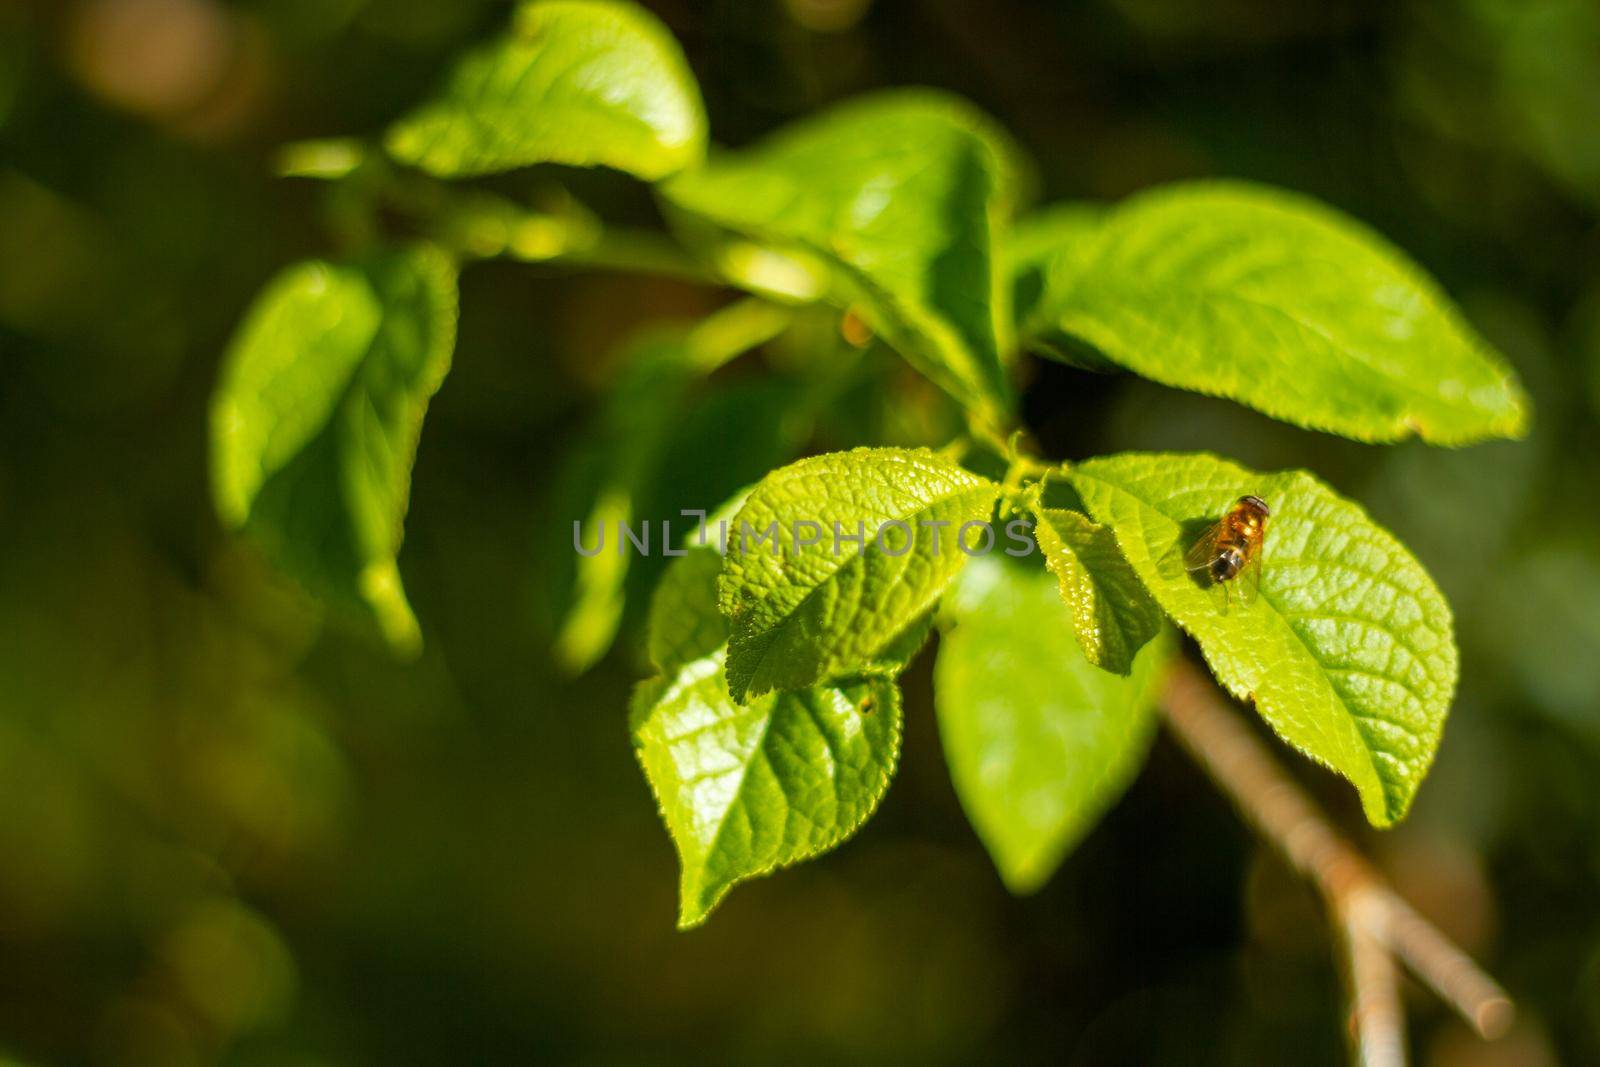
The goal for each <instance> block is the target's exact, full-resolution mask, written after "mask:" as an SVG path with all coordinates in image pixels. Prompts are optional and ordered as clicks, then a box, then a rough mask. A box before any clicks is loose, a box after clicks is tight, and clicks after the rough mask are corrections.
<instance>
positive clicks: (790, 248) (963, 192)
mask: <svg viewBox="0 0 1600 1067" xmlns="http://www.w3.org/2000/svg"><path fill="white" fill-rule="evenodd" d="M1019 171H1020V166H1019V164H1018V163H1017V161H1016V158H1015V155H1014V150H1013V149H1012V148H1011V147H1010V144H1009V141H1007V139H1006V138H1005V137H1004V135H1003V134H1002V133H1001V132H1000V131H998V130H997V129H996V128H995V127H994V126H993V125H992V124H991V123H990V122H989V120H988V119H987V118H985V117H984V116H983V115H981V114H979V113H978V112H976V111H975V110H973V109H972V108H971V107H970V106H969V105H967V104H966V103H964V102H962V101H960V100H957V99H955V98H953V97H948V96H944V95H942V94H938V93H933V92H929V91H924V90H918V91H896V92H888V93H881V94H878V95H876V96H873V97H869V98H866V99H863V100H860V101H855V102H852V103H849V104H845V105H843V106H841V107H838V108H836V109H834V110H833V111H831V112H829V113H827V114H824V115H822V116H821V117H818V118H814V119H809V120H807V121H805V122H802V123H799V124H796V125H795V126H792V127H790V128H788V129H786V130H782V131H780V132H779V133H777V134H776V135H774V136H773V137H771V138H769V139H768V140H767V141H765V142H763V143H762V144H760V145H757V146H756V147H754V148H750V149H746V150H744V151H740V152H734V153H729V154H727V155H724V156H720V157H715V158H713V159H712V160H711V161H710V162H709V163H708V164H706V165H705V166H704V167H701V168H698V169H696V170H691V171H686V172H685V173H683V174H680V175H678V176H677V177H675V178H674V179H673V180H672V181H670V182H667V183H666V184H664V185H663V186H662V192H663V193H664V195H665V196H666V197H667V199H668V200H670V201H671V202H672V203H673V204H675V205H677V206H678V207H679V208H682V209H684V210H686V211H689V212H691V213H693V214H695V215H698V216H700V217H702V218H705V219H709V220H711V221H712V222H715V223H716V224H718V225H720V226H723V227H726V228H728V229H731V230H735V231H737V232H739V233H742V234H746V235H748V236H750V237H753V238H755V239H756V240H758V241H762V242H765V243H767V244H771V245H773V246H775V247H776V248H777V250H778V251H780V252H784V253H789V254H801V255H809V256H814V257H820V258H821V259H822V260H824V261H825V262H827V263H829V264H831V265H832V266H833V267H834V274H835V279H834V285H833V290H832V293H831V294H830V295H831V299H833V300H834V302H836V303H838V304H840V305H841V306H847V307H855V308H857V309H858V310H859V311H860V312H861V314H862V315H863V317H864V318H865V319H866V320H867V322H868V324H869V325H870V326H871V327H872V329H873V330H874V331H875V332H876V333H878V334H879V335H881V336H882V337H883V338H884V340H886V341H887V342H888V343H889V344H890V345H891V346H893V347H894V348H895V349H896V350H898V351H899V352H900V353H901V354H902V355H903V356H905V357H906V358H907V359H909V360H910V361H911V362H912V363H914V364H915V365H916V366H917V367H918V369H920V370H921V371H922V372H923V373H924V374H926V375H928V377H930V378H932V379H933V380H934V381H936V382H938V383H939V385H940V386H942V387H943V388H944V389H946V390H947V391H949V392H950V393H951V394H952V395H953V396H955V397H956V398H957V399H958V400H960V401H962V402H963V403H964V404H966V405H968V406H969V407H972V408H974V409H976V410H977V411H979V412H981V413H983V414H985V415H986V416H988V417H991V418H998V417H999V416H1000V415H1002V414H1003V413H1004V412H1006V411H1009V409H1010V406H1011V398H1010V388H1009V385H1008V383H1007V382H1006V379H1005V374H1004V371H1003V369H1002V368H1001V362H1000V354H1001V353H1002V352H1003V351H1005V350H1006V349H1007V347H1009V346H1008V331H1009V323H1010V311H1009V302H1010V301H1009V287H1008V286H1007V285H1006V284H1003V283H1002V280H1001V279H1000V275H999V272H998V271H997V270H996V269H995V268H996V263H995V250H994V245H995V231H996V228H997V227H998V226H1000V225H1002V224H1003V223H1004V221H1005V220H1006V219H1007V218H1008V217H1009V215H1010V213H1011V210H1012V207H1013V206H1014V203H1015V200H1016V198H1017V195H1018V191H1017V190H1018V185H1019V181H1020V179H1019V177H1018V174H1019Z"/></svg>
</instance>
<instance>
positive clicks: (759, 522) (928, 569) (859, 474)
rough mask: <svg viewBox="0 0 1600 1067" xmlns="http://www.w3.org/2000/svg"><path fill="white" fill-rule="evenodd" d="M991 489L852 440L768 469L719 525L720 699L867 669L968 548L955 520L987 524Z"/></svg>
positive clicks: (912, 455) (936, 462)
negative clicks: (723, 675) (724, 633)
mask: <svg viewBox="0 0 1600 1067" xmlns="http://www.w3.org/2000/svg"><path fill="white" fill-rule="evenodd" d="M998 494H999V487H998V486H996V485H995V484H994V483H993V482H990V481H989V480H987V479H985V478H980V477H978V476H977V475H975V474H972V473H971V472H969V471H966V470H963V469H962V468H961V467H958V466H956V465H955V464H953V463H950V462H949V461H947V460H944V459H941V458H939V457H938V456H935V455H934V454H933V453H932V452H928V451H926V450H923V449H919V450H909V449H898V448H860V449H856V450H854V451H852V452H836V453H831V454H829V455H823V456H812V457H811V458H809V459H803V460H801V461H800V462H798V463H793V464H790V465H789V466H787V467H783V468H781V469H779V470H776V471H773V472H772V473H771V474H769V475H767V477H766V478H764V479H762V481H761V483H760V484H759V485H757V486H756V488H755V489H754V490H753V491H752V492H751V493H750V496H749V498H748V499H747V500H746V501H745V503H744V506H743V507H742V508H740V509H739V514H738V515H737V516H736V517H735V519H734V521H733V522H732V523H731V524H730V526H729V531H728V552H727V556H726V558H725V560H724V562H723V568H722V578H721V581H720V582H719V585H718V590H719V597H718V599H719V603H720V604H721V606H722V613H723V614H724V615H726V616H727V617H728V618H729V619H730V620H731V622H732V630H733V636H732V639H731V641H730V644H729V653H728V688H729V690H730V691H731V692H732V694H733V698H734V699H735V700H736V701H743V700H745V699H746V698H748V697H750V696H755V695H759V694H761V693H765V692H767V691H769V690H772V689H799V688H801V687H804V686H808V685H814V684H816V683H818V682H821V681H824V680H826V679H829V678H836V677H839V676H841V675H846V674H850V673H852V672H856V671H860V670H863V669H866V668H868V667H869V665H870V664H871V663H872V661H873V660H874V659H875V658H876V657H877V656H878V655H879V654H880V653H881V652H882V651H883V650H884V649H885V647H886V646H888V645H889V644H890V643H891V642H893V641H894V639H895V638H896V637H898V636H899V635H900V634H901V633H902V632H903V631H905V629H906V628H907V627H908V626H910V625H911V624H912V623H913V622H915V621H919V620H920V617H921V616H922V615H924V614H925V613H926V612H927V611H928V610H929V609H930V608H931V607H933V604H934V602H935V601H936V600H938V598H939V594H940V593H942V592H943V591H944V587H945V586H946V585H947V584H949V582H950V580H951V579H952V578H954V577H955V575H956V572H957V571H958V570H960V569H961V565H962V563H964V562H965V561H966V559H967V556H966V554H965V553H964V552H963V551H962V549H961V548H959V547H958V545H957V537H958V536H959V531H960V529H961V527H962V525H963V524H964V523H967V522H984V521H986V520H987V519H988V518H989V516H990V513H991V512H992V510H993V508H994V502H995V499H996V497H997V496H998ZM808 524H809V525H808ZM880 534H881V536H880ZM858 535H859V536H861V537H862V539H863V544H862V545H859V546H858V545H856V544H855V543H853V542H851V541H846V540H844V538H846V537H855V536H858ZM762 538H765V540H760V539H762ZM802 538H805V539H807V540H811V539H812V538H815V542H814V543H812V544H809V545H803V544H799V543H798V542H800V541H801V540H802Z"/></svg>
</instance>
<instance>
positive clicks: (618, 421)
mask: <svg viewBox="0 0 1600 1067" xmlns="http://www.w3.org/2000/svg"><path fill="white" fill-rule="evenodd" d="M786 323H787V314H786V313H785V312H784V311H783V310H782V309H779V308H774V307H772V306H770V305H766V304H760V303H757V302H755V301H744V302H740V303H737V304H733V305H730V306H729V307H727V308H724V309H722V310H721V311H718V312H716V313H714V314H712V315H710V316H708V317H706V318H705V319H703V320H701V322H699V323H698V324H697V325H695V326H694V327H692V328H688V329H685V328H681V327H664V328H656V329H651V330H647V331H645V332H643V333H641V334H639V335H637V336H635V337H633V338H631V339H630V340H629V341H628V342H627V344H626V347H625V352H624V355H623V358H622V363H623V370H622V373H621V376H620V377H619V379H618V380H617V382H616V383H615V384H614V385H613V387H612V388H611V389H610V390H609V392H608V393H607V394H606V398H605V403H604V404H603V406H602V408H601V410H600V413H599V417H598V418H597V419H596V423H595V425H594V427H593V428H592V430H591V432H590V434H589V435H588V437H587V440H585V441H584V442H583V444H582V445H581V446H580V447H579V448H578V449H577V450H576V453H575V462H574V464H573V469H572V470H571V471H569V475H570V476H571V477H570V478H569V481H570V482H571V483H573V484H572V487H573V488H574V489H581V490H582V491H583V492H584V495H585V497H586V498H587V499H588V500H589V501H590V503H589V504H588V514H587V517H586V518H584V519H583V520H582V523H581V526H580V530H581V534H582V538H581V539H582V541H583V543H584V544H585V545H586V546H587V545H594V544H595V543H596V538H602V539H603V544H602V545H601V549H600V551H592V550H591V551H590V552H589V553H588V554H579V555H578V558H577V560H576V567H575V573H574V575H573V589H574V596H573V598H572V602H571V605H570V608H569V610H568V611H567V613H566V615H565V617H564V618H563V619H562V622H561V625H560V628H559V630H558V632H557V635H556V641H555V645H554V649H553V652H554V655H555V657H556V659H557V661H558V662H559V663H560V664H561V665H562V667H563V668H564V669H566V670H567V671H569V672H571V673H575V674H576V673H581V672H582V671H585V670H587V669H588V668H590V667H591V666H593V665H594V664H595V663H596V662H597V661H598V660H599V659H600V657H601V656H603V655H605V653H606V651H607V650H609V649H610V647H611V644H612V642H613V640H614V638H615V637H616V633H617V629H618V627H619V625H620V624H621V621H622V616H623V609H624V606H625V588H624V586H625V583H626V582H627V580H628V576H629V574H630V572H631V570H632V567H631V566H630V563H631V561H632V556H633V553H632V551H631V550H630V551H627V552H625V551H623V543H622V534H621V532H620V529H619V526H618V524H619V523H628V524H629V528H630V529H638V530H644V531H647V533H646V536H647V537H648V536H650V535H651V534H655V535H658V536H659V533H660V531H661V530H662V528H663V527H662V522H663V521H665V522H668V523H670V524H671V525H672V527H673V528H674V529H675V530H682V529H684V528H685V527H686V526H688V527H692V526H693V519H692V518H689V517H685V516H683V515H682V513H681V509H682V508H685V507H693V506H697V505H698V506H706V505H707V504H708V503H709V502H710V501H714V500H716V499H718V498H719V497H720V496H721V495H722V494H723V492H725V491H726V490H727V489H729V488H731V486H728V485H723V486H722V487H721V488H720V489H718V490H716V491H715V495H713V496H712V497H711V498H710V501H708V500H707V498H706V496H705V495H704V494H703V493H702V492H701V491H700V490H701V489H703V483H704V482H705V481H706V478H705V477H704V476H702V477H700V478H699V479H696V478H694V477H692V475H694V474H696V473H698V472H694V471H691V472H688V473H689V474H690V475H691V476H690V477H685V476H684V473H685V472H683V471H681V470H679V471H676V472H675V471H673V469H672V462H673V461H674V460H675V459H677V458H679V457H677V456H676V455H675V453H676V452H677V451H678V447H679V446H682V445H684V444H691V445H693V444H696V443H697V442H693V441H685V434H686V433H687V432H689V431H694V430H699V429H701V427H700V425H699V423H700V422H701V421H702V420H701V418H700V414H701V406H698V405H694V404H691V403H690V402H689V400H690V393H691V390H692V389H693V388H694V387H695V385H696V384H697V383H698V382H699V381H700V379H702V378H703V377H705V376H706V375H707V374H709V373H710V372H711V371H712V370H714V369H716V368H717V367H719V366H721V365H722V364H724V363H726V362H728V361H729V360H731V359H733V358H735V357H736V356H738V355H739V354H741V353H742V352H744V351H746V350H748V349H750V348H752V347H754V346H756V345H759V344H761V343H763V342H764V341H767V340H769V339H770V338H771V337H773V336H774V335H775V334H776V333H778V332H779V331H781V330H782V329H783V327H784V325H785V324H786ZM719 399H722V394H719V393H716V392H713V393H711V394H710V395H709V396H707V397H704V398H702V400H703V401H716V400H719ZM728 399H730V400H731V401H732V402H734V403H738V404H740V405H742V406H744V407H746V408H749V409H750V410H749V411H748V412H746V411H742V410H739V411H735V410H728V407H729V405H718V406H717V408H715V409H713V410H712V411H711V412H710V413H711V414H712V415H713V416H715V417H716V419H717V426H716V431H717V433H716V437H717V443H718V445H719V446H720V448H721V449H723V450H724V451H725V450H726V449H728V447H729V446H730V445H738V446H739V452H740V456H739V457H731V456H727V455H725V454H719V462H716V463H707V462H706V460H705V459H704V458H697V466H698V467H699V468H700V469H701V472H703V473H704V475H710V476H711V477H712V478H713V479H714V480H717V481H720V480H722V479H726V478H727V477H729V475H730V474H732V475H733V477H734V479H735V481H734V484H739V483H740V482H745V483H748V481H749V480H750V479H753V478H755V477H757V476H759V474H760V473H761V471H763V470H765V469H766V467H761V468H759V469H756V470H750V471H748V472H747V473H745V474H744V475H742V476H740V475H739V474H738V473H737V470H738V466H739V463H738V460H739V458H742V457H745V456H746V455H747V454H750V453H754V454H755V456H756V458H757V459H758V460H759V457H760V454H761V453H762V452H767V451H771V449H770V448H763V447H762V444H763V443H765V441H766V440H767V439H772V438H782V437H785V436H790V435H791V433H786V432H785V430H786V428H785V427H784V426H783V425H782V423H781V422H780V423H777V424H774V423H773V422H772V421H771V420H770V419H769V420H767V421H766V422H765V424H764V425H762V426H760V427H753V426H750V425H748V417H749V416H761V415H764V414H766V413H767V412H766V410H763V408H762V405H761V403H760V399H761V398H760V397H759V396H752V395H750V393H749V392H748V391H744V392H730V393H729V394H728ZM788 406H789V407H791V408H792V407H793V406H794V404H793V398H792V397H790V398H789V405H788ZM768 410H770V409H768ZM752 430H759V431H760V433H759V434H755V433H752V432H751V431H752ZM757 437H759V438H761V439H762V440H761V441H758V440H757V439H756V438H757ZM782 451H783V455H780V456H776V457H771V461H772V462H781V461H782V459H783V458H787V456H788V455H792V454H793V450H792V449H788V448H784V449H782ZM685 458H687V457H685ZM664 474H676V475H677V476H676V477H672V478H669V479H667V481H668V482H669V483H670V485H671V489H670V492H666V491H663V492H662V493H661V494H656V493H655V492H654V486H653V484H652V483H656V482H659V481H661V480H662V476H663V475H664ZM657 495H659V496H661V499H652V497H653V496H657ZM582 506H583V505H578V507H574V508H572V510H573V511H577V510H578V508H580V507H582ZM601 531H604V534H602V533H601ZM664 548H665V546H664V545H661V544H659V543H651V544H650V550H651V551H652V552H654V553H655V554H657V558H660V557H659V554H660V553H661V552H662V551H663V549H664ZM561 550H563V551H565V550H566V546H565V544H563V545H562V546H561ZM646 588H648V587H646Z"/></svg>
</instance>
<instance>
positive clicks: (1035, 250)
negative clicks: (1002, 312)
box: [1006, 201, 1107, 322]
mask: <svg viewBox="0 0 1600 1067" xmlns="http://www.w3.org/2000/svg"><path fill="white" fill-rule="evenodd" d="M1106 213H1107V209H1106V207H1105V205H1103V204H1095V203H1089V202H1084V201H1070V202H1067V203H1062V204H1051V205H1050V206H1049V207H1046V208H1041V209H1040V210H1038V211H1034V212H1031V213H1030V214H1027V215H1024V216H1023V217H1022V218H1020V219H1018V220H1017V224H1016V226H1014V227H1013V228H1012V231H1011V239H1010V240H1009V241H1008V242H1007V243H1006V260H1007V262H1008V263H1009V265H1010V270H1009V272H1008V273H1009V275H1010V277H1011V284H1012V287H1013V292H1012V311H1013V312H1014V313H1015V314H1016V317H1017V321H1018V322H1030V321H1032V319H1033V317H1034V315H1035V313H1036V311H1037V308H1038V304H1039V301H1040V299H1042V298H1043V297H1044V295H1045V283H1046V281H1047V280H1048V278H1049V276H1050V273H1051V271H1052V269H1053V270H1054V272H1055V273H1056V274H1057V275H1059V276H1061V277H1067V276H1069V275H1070V274H1072V273H1074V272H1075V271H1074V269H1073V268H1071V267H1069V263H1075V264H1077V268H1076V269H1077V270H1081V269H1082V268H1083V267H1085V266H1087V264H1088V262H1089V258H1090V257H1091V256H1092V255H1093V253H1094V250H1095V240H1096V239H1097V238H1098V237H1099V234H1100V227H1101V225H1102V224H1103V223H1104V222H1105V218H1106ZM1058 260H1059V261H1061V262H1060V263H1059V264H1058V265H1056V266H1055V267H1053V268H1052V264H1055V263H1057V261H1058Z"/></svg>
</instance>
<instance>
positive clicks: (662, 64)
mask: <svg viewBox="0 0 1600 1067" xmlns="http://www.w3.org/2000/svg"><path fill="white" fill-rule="evenodd" d="M705 142H706V119H705V110H704V108H703V106H702V105H701V102H700V90H699V87H698V86H697V85H696V84H695V80H694V75H693V73H692V72H691V71H690V70H689V66H688V64H687V63H686V62H685V61H684V58H683V52H682V50H680V49H679V47H678V44H677V42H676V41H675V40H673V38H672V35H671V34H670V33H668V32H667V29H666V27H664V26H662V25H661V23H660V22H658V21H657V20H656V18H655V16H653V15H651V14H649V13H648V12H646V11H644V10H643V9H642V8H639V7H637V6H635V5H633V4H627V3H614V2H609V0H539V2H535V3H530V4H526V5H524V6H523V7H522V8H520V9H519V10H518V12H517V15H516V20H515V25H514V26H513V27H512V29H511V31H510V32H508V33H507V34H505V35H504V36H502V37H500V38H499V39H498V40H496V41H494V42H492V43H491V44H489V45H487V46H485V47H483V48H481V49H479V50H477V51H475V52H473V53H471V54H470V55H468V56H467V57H466V58H465V59H463V60H462V61H461V63H460V64H459V65H458V66H457V67H456V69H455V71H454V72H453V73H452V74H451V76H450V79H449V81H448V83H447V84H446V85H445V87H444V88H443V90H442V91H441V92H440V93H439V95H438V96H436V97H435V98H434V99H432V100H430V101H428V102H427V103H425V104H423V105H422V106H421V107H419V108H418V109H417V110H415V111H413V112H412V113H411V114H409V115H407V116H406V117H405V118H403V119H401V120H400V121H399V122H396V123H395V124H394V125H393V126H391V127H390V129H389V132H388V136H387V138H386V140H385V143H386V145H387V147H388V149H389V154H390V155H392V156H394V157H395V158H396V159H398V160H400V161H401V162H402V163H409V164H413V165H415V166H418V167H420V168H422V169H423V170H425V171H427V172H428V173H430V174H433V175H436V176H438V177H441V178H456V177H462V176H467V175H475V174H492V173H495V172H497V171H504V170H512V169H514V168H517V167H524V166H528V165H530V164H533V163H546V162H550V163H568V164H573V165H577V166H594V165H596V164H599V165H604V166H608V167H615V168H617V169H618V170H624V171H627V172H629V173H630V174H634V175H636V176H638V177H640V178H644V179H646V180H655V179H658V178H662V177H665V176H666V175H668V174H671V173H672V172H673V171H676V170H679V169H680V168H682V167H685V166H688V165H689V164H691V163H693V162H695V161H696V160H698V159H700V157H701V156H702V155H704V153H705Z"/></svg>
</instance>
